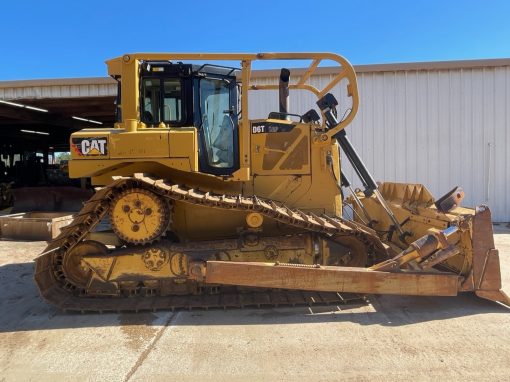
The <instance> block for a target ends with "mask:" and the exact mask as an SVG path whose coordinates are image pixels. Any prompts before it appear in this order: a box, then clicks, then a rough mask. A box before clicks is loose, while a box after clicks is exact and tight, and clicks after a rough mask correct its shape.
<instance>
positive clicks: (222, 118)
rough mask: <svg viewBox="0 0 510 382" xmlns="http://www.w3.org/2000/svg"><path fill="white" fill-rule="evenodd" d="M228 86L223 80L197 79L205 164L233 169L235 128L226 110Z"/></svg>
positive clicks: (227, 107) (228, 102) (228, 93)
mask: <svg viewBox="0 0 510 382" xmlns="http://www.w3.org/2000/svg"><path fill="white" fill-rule="evenodd" d="M230 90H231V89H230V86H229V82H228V81H225V80H223V79H211V78H203V79H201V80H200V111H201V118H202V121H201V127H202V131H203V137H204V140H205V142H204V143H205V150H206V155H207V161H208V163H209V165H210V166H212V167H216V168H231V167H233V166H234V130H235V125H234V121H233V119H232V116H231V115H230V113H229V110H230Z"/></svg>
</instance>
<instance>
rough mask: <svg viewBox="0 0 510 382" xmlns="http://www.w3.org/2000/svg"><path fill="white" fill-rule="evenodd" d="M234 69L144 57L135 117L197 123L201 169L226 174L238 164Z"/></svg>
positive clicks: (153, 122) (154, 124)
mask: <svg viewBox="0 0 510 382" xmlns="http://www.w3.org/2000/svg"><path fill="white" fill-rule="evenodd" d="M238 70H239V69H236V68H229V67H223V66H216V65H209V64H205V65H201V66H200V65H190V64H183V63H180V62H178V63H172V62H169V61H162V62H160V61H158V62H156V61H145V62H143V63H142V65H141V69H140V119H141V122H143V123H145V124H146V125H147V127H149V128H158V127H167V126H170V127H173V128H179V127H190V126H193V127H196V128H197V131H198V136H199V162H200V171H201V172H205V173H209V174H214V175H230V174H232V173H233V172H234V171H236V170H237V169H238V168H239V149H238V115H239V114H238V88H237V81H236V72H237V71H238Z"/></svg>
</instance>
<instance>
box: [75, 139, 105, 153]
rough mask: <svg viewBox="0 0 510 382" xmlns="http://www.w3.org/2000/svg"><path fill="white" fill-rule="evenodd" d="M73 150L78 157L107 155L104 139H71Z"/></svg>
mask: <svg viewBox="0 0 510 382" xmlns="http://www.w3.org/2000/svg"><path fill="white" fill-rule="evenodd" d="M72 143H73V149H74V151H75V152H76V153H77V154H78V155H80V156H100V155H106V154H107V153H108V145H107V139H106V138H73V142H72Z"/></svg>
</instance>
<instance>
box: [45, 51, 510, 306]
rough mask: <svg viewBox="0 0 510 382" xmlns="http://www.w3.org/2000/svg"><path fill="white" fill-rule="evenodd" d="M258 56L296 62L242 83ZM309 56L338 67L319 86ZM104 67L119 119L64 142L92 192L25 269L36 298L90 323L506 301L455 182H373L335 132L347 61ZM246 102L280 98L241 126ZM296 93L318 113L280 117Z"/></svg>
mask: <svg viewBox="0 0 510 382" xmlns="http://www.w3.org/2000/svg"><path fill="white" fill-rule="evenodd" d="M271 60H272V61H273V62H280V61H281V60H286V61H290V60H298V61H299V62H307V63H308V67H306V68H304V69H303V70H301V71H300V72H299V75H298V76H296V79H294V75H292V80H291V71H290V70H289V69H287V68H281V67H280V68H279V69H281V70H280V75H279V80H278V81H274V82H270V81H265V82H262V83H257V81H256V79H255V78H254V75H253V73H254V71H252V65H253V64H254V63H255V62H257V61H271ZM203 62H206V63H205V64H204V63H203ZM232 62H235V63H236V64H235V65H236V66H227V65H225V64H229V63H232ZM324 62H333V63H334V65H335V66H337V70H336V72H335V73H336V74H334V75H332V76H330V78H329V79H328V81H320V84H319V86H318V85H317V81H316V82H313V78H312V77H313V75H314V74H316V73H317V70H318V68H319V67H320V65H321V63H324ZM106 63H107V66H108V74H109V75H110V76H111V77H112V78H114V79H115V80H116V81H117V84H118V95H117V101H116V123H115V124H114V126H113V127H104V128H89V129H84V130H81V131H78V132H75V133H73V134H72V135H71V137H70V149H71V160H70V161H69V174H70V177H72V178H90V180H91V183H92V185H93V186H95V187H96V192H95V194H94V195H93V196H92V197H91V198H90V200H88V201H87V202H85V203H84V205H83V208H82V209H81V211H80V212H79V213H78V214H77V215H76V216H75V218H74V220H73V222H72V223H71V224H70V225H69V226H67V227H65V228H64V229H63V230H62V232H61V234H60V236H58V237H57V238H56V239H55V240H53V241H52V242H50V243H49V244H48V246H47V248H46V249H45V250H44V252H43V253H42V254H41V255H40V256H39V257H38V258H37V259H36V267H35V281H36V283H37V285H38V288H39V290H40V293H41V295H42V296H43V298H44V299H45V300H47V301H48V302H49V303H51V304H54V305H56V306H57V307H59V308H61V309H63V310H68V311H82V312H83V311H96V312H103V311H125V310H128V311H139V310H156V309H192V308H205V309H208V308H233V307H253V306H258V307H260V306H282V305H296V304H316V303H341V302H344V301H348V300H349V299H350V298H357V297H356V296H360V295H367V294H394V295H414V296H455V295H457V294H458V293H460V292H474V293H475V294H476V295H478V296H479V297H482V298H485V299H488V300H492V301H496V302H498V303H502V304H506V305H510V299H509V297H508V296H507V295H506V294H505V293H504V292H503V291H502V290H501V273H500V263H499V254H498V250H497V249H495V247H494V239H493V232H492V221H491V214H490V211H489V208H488V207H486V206H480V207H477V208H475V209H472V208H465V207H462V206H461V201H462V198H463V196H464V192H463V191H462V189H461V188H460V187H455V188H453V189H452V190H451V191H450V192H448V193H447V194H445V195H444V196H442V197H440V198H438V199H437V200H436V199H435V198H434V197H433V196H432V195H431V193H430V192H429V191H428V190H427V189H426V187H425V186H423V185H420V184H403V183H391V182H385V183H377V182H376V181H375V180H374V178H373V176H372V175H371V173H370V171H369V170H368V169H367V167H366V166H365V164H364V163H363V161H362V159H361V158H360V156H359V154H358V152H357V151H356V149H355V148H354V146H353V145H352V143H351V141H350V140H349V137H348V135H347V133H346V127H347V126H348V125H349V124H350V123H351V121H352V120H353V119H354V118H355V116H356V113H357V111H358V108H359V94H358V87H357V82H356V74H355V71H354V69H353V67H352V66H351V64H350V63H349V62H348V61H347V60H346V59H345V58H343V57H341V56H339V55H336V54H331V53H258V54H246V53H242V54H235V53H228V54H213V53H208V54H199V53H185V54H184V53H183V54H176V53H168V54H167V53H136V54H125V55H123V56H121V57H117V58H114V59H111V60H108V61H107V62H106ZM314 84H315V85H314ZM334 88H335V89H337V90H335V91H336V92H337V94H340V95H341V96H342V97H340V98H341V100H338V99H337V98H336V97H335V95H333V93H332V92H333V89H334ZM338 89H340V90H338ZM257 91H262V92H264V91H273V92H276V91H278V99H279V105H274V106H275V109H277V111H274V112H271V113H269V115H268V117H267V118H262V119H250V118H249V97H250V94H253V93H254V92H257ZM294 91H300V92H306V93H307V94H308V97H309V98H310V99H313V100H314V102H315V104H311V105H310V107H311V108H310V110H309V111H307V112H306V113H304V114H296V113H291V112H290V111H289V94H290V93H291V92H294ZM266 93H267V92H266ZM259 94H261V93H260V92H259ZM342 160H344V161H348V162H349V163H350V165H351V166H352V168H353V169H354V173H355V174H356V175H357V177H358V178H359V182H358V181H357V182H358V183H359V184H361V186H360V187H357V188H354V186H353V184H351V182H350V180H348V179H347V177H346V176H345V171H343V170H342V168H345V167H343V165H342V163H341V161H342ZM344 192H345V193H347V192H348V193H349V195H347V196H346V195H345V194H344ZM347 211H349V213H347ZM101 227H102V228H101ZM353 296H354V297H353Z"/></svg>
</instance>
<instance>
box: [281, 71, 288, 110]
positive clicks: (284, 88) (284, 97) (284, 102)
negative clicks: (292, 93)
mask: <svg viewBox="0 0 510 382" xmlns="http://www.w3.org/2000/svg"><path fill="white" fill-rule="evenodd" d="M289 80H290V70H289V69H286V68H282V70H281V71H280V83H279V86H278V95H279V99H280V113H288V112H289Z"/></svg>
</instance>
